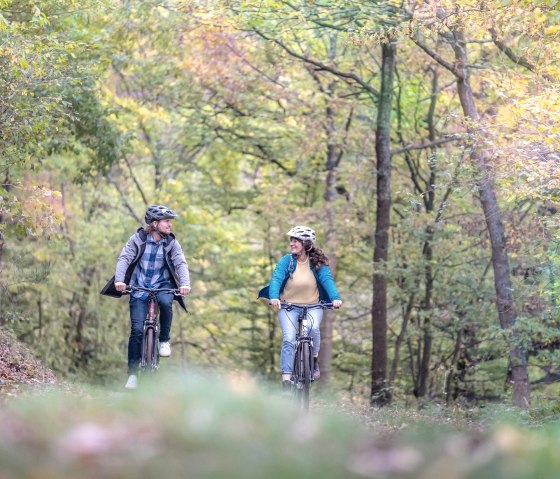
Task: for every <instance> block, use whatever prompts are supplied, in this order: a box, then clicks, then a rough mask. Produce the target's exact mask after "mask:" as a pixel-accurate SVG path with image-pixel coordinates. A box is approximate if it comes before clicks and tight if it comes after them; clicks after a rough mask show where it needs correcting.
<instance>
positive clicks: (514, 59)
mask: <svg viewBox="0 0 560 479" xmlns="http://www.w3.org/2000/svg"><path fill="white" fill-rule="evenodd" d="M490 35H492V40H493V41H494V45H496V46H497V47H498V50H500V51H501V52H502V53H504V54H505V55H506V56H507V57H508V58H509V59H510V60H511V61H512V62H513V63H515V64H516V65H521V66H522V67H524V68H526V69H527V70H529V71H531V72H533V73H536V74H538V75H540V76H542V77H543V78H544V79H545V80H548V81H550V82H552V81H554V78H553V77H552V76H550V75H548V74H547V73H541V72H537V71H536V67H535V65H533V64H532V63H531V62H529V61H528V60H527V59H526V58H523V57H521V56H519V55H516V54H515V53H514V51H513V50H512V49H511V48H510V47H508V46H507V45H506V44H505V43H504V42H503V41H502V40H500V39H499V38H498V33H497V32H496V30H495V29H494V28H490Z"/></svg>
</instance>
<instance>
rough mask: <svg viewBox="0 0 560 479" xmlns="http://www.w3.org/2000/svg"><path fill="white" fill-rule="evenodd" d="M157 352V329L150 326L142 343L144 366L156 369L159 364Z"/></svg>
mask: <svg viewBox="0 0 560 479" xmlns="http://www.w3.org/2000/svg"><path fill="white" fill-rule="evenodd" d="M157 354H158V351H157V348H156V334H155V329H154V328H153V327H151V326H148V327H147V328H146V331H145V332H144V340H143V344H142V368H144V369H150V370H152V371H153V370H155V369H156V368H157V365H158V361H157V360H158V358H157Z"/></svg>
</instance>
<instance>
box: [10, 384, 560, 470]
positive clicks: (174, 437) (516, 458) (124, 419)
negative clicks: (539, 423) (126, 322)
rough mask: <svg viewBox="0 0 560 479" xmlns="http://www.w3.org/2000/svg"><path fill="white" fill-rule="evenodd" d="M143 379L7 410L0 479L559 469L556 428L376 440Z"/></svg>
mask: <svg viewBox="0 0 560 479" xmlns="http://www.w3.org/2000/svg"><path fill="white" fill-rule="evenodd" d="M152 379H153V381H144V383H143V384H142V387H141V388H140V389H139V390H137V391H133V392H128V391H126V392H125V391H123V390H122V389H120V386H119V387H118V388H116V389H115V391H118V392H114V391H113V392H112V391H108V390H92V391H90V392H89V393H87V394H80V395H76V394H71V393H68V392H66V393H48V394H44V395H42V396H28V397H19V398H17V399H14V400H11V401H9V402H7V403H6V404H4V405H3V406H2V407H1V409H0V479H12V478H17V479H20V478H37V479H38V478H41V479H56V478H86V479H87V478H92V479H93V478H96V479H98V478H111V479H112V478H122V479H126V478H156V477H157V478H162V479H167V478H170V479H171V478H193V479H199V478H212V479H220V478H233V479H235V478H244V479H251V478H263V479H276V478H278V479H285V478H290V477H296V478H310V479H314V478H317V479H329V478H341V479H343V478H344V479H346V478H349V479H352V478H363V477H371V478H395V479H397V478H399V479H400V478H419V479H424V478H425V479H428V478H429V479H434V478H436V479H439V478H442V479H443V478H445V479H461V478H465V479H471V478H472V479H474V478H476V479H485V478H488V479H490V478H492V479H501V478H504V479H505V478H508V479H515V478H527V479H528V478H539V479H541V478H553V477H554V478H556V477H558V471H559V470H560V454H559V453H558V451H559V450H560V425H558V424H555V425H550V426H548V427H543V428H532V429H529V428H521V427H519V426H514V425H511V424H506V423H503V424H501V425H496V426H495V427H493V428H492V431H491V432H488V433H480V432H479V433H477V432H465V431H450V430H448V429H446V430H445V431H444V430H443V429H442V428H440V427H439V426H438V425H434V426H433V427H429V426H426V425H423V426H422V427H418V428H417V427H411V428H407V429H406V430H405V431H403V432H402V433H397V434H393V435H391V436H389V437H387V435H376V433H375V431H371V430H366V429H365V428H363V427H361V425H360V424H359V422H358V421H356V420H355V418H349V417H347V416H342V415H336V414H333V413H328V414H327V413H326V412H325V411H324V410H323V409H322V410H317V411H312V412H311V413H310V414H308V415H302V414H301V413H299V412H297V411H295V410H294V409H292V406H291V404H290V403H289V402H288V401H287V400H284V399H282V398H279V397H278V395H277V394H272V393H270V392H269V393H267V392H266V391H263V390H258V389H257V388H256V387H255V386H254V384H253V383H252V382H251V381H250V380H248V379H246V378H244V377H243V376H229V377H226V378H224V379H223V380H222V381H220V382H215V383H212V382H210V381H207V380H204V379H203V378H200V377H196V376H192V375H191V376H181V375H175V376H173V377H171V376H168V377H166V376H163V375H159V376H157V377H156V378H152ZM275 391H276V389H275ZM370 414H376V413H375V412H374V411H372V412H370Z"/></svg>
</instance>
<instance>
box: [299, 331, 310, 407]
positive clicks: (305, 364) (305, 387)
mask: <svg viewBox="0 0 560 479" xmlns="http://www.w3.org/2000/svg"><path fill="white" fill-rule="evenodd" d="M301 349H302V351H301V352H302V354H301V356H302V358H301V380H300V381H301V386H302V388H301V407H302V408H303V409H309V387H310V385H311V374H312V372H311V371H312V369H311V359H312V358H311V350H310V346H309V343H308V342H305V343H303V344H302V348H301Z"/></svg>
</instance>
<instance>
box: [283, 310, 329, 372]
mask: <svg viewBox="0 0 560 479" xmlns="http://www.w3.org/2000/svg"><path fill="white" fill-rule="evenodd" d="M292 307H293V309H292V310H291V311H287V310H285V309H281V310H280V311H279V312H278V321H279V323H280V327H281V328H282V349H281V351H280V368H281V369H282V372H283V373H291V372H292V369H293V367H294V356H295V350H296V332H297V330H298V315H299V314H300V312H301V308H300V307H298V306H296V305H292ZM322 319H323V310H322V309H312V310H310V311H308V312H307V329H308V332H309V336H311V338H312V340H313V352H314V353H315V354H317V353H318V352H319V349H320V348H321V331H320V329H319V326H321V321H322Z"/></svg>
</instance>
